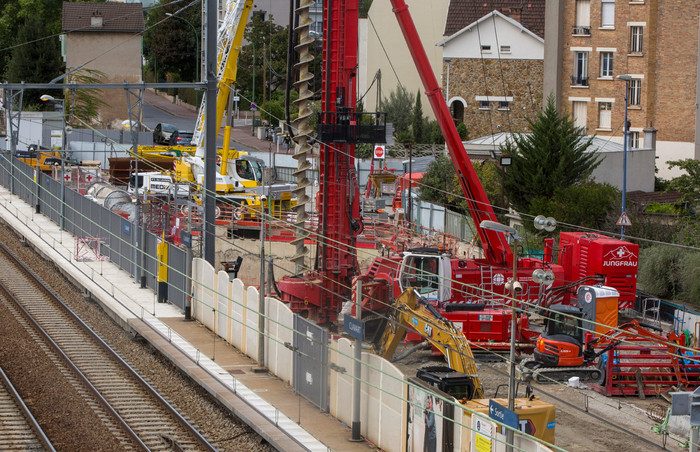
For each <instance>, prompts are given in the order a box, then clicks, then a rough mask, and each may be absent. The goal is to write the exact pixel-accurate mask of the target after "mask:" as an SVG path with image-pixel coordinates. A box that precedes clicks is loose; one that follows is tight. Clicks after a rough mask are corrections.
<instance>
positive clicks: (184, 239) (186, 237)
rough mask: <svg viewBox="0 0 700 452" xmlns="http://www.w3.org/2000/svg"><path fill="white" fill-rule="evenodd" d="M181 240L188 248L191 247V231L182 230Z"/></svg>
mask: <svg viewBox="0 0 700 452" xmlns="http://www.w3.org/2000/svg"><path fill="white" fill-rule="evenodd" d="M180 242H182V244H183V245H185V246H186V247H187V248H191V247H192V234H190V233H189V232H185V231H180Z"/></svg>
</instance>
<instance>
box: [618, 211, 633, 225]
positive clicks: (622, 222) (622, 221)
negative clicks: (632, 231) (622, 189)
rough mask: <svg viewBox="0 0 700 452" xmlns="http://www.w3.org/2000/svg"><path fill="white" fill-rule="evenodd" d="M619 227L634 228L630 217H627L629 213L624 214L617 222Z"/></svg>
mask: <svg viewBox="0 0 700 452" xmlns="http://www.w3.org/2000/svg"><path fill="white" fill-rule="evenodd" d="M617 225H618V226H632V222H631V221H630V217H628V216H627V212H622V215H620V219H619V220H617Z"/></svg>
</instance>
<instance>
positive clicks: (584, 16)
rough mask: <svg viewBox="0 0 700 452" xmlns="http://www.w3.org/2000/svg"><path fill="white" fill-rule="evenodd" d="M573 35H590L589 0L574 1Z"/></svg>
mask: <svg viewBox="0 0 700 452" xmlns="http://www.w3.org/2000/svg"><path fill="white" fill-rule="evenodd" d="M574 34H575V35H590V34H591V0H576V25H574Z"/></svg>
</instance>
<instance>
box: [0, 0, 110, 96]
mask: <svg viewBox="0 0 700 452" xmlns="http://www.w3.org/2000/svg"><path fill="white" fill-rule="evenodd" d="M86 1H89V0H86ZM101 1H104V0H101ZM62 8H63V2H62V1H61V0H0V49H4V50H3V51H2V52H0V74H2V75H4V76H5V79H7V75H5V74H6V71H7V65H8V63H9V61H10V60H11V59H12V57H13V55H14V54H15V53H16V52H17V51H18V50H19V49H20V48H21V47H31V46H34V45H35V42H31V41H21V40H20V39H19V32H20V30H25V29H26V28H27V27H29V26H33V25H32V24H35V22H36V20H37V18H40V19H41V21H40V22H41V24H42V26H41V30H35V33H33V34H34V35H35V38H36V39H41V40H42V41H43V40H47V41H52V42H54V43H55V44H56V45H58V34H59V33H60V32H61V17H62V14H61V12H62ZM30 19H31V20H32V21H33V22H31V23H30V22H28V21H29V20H30ZM40 33H42V34H40ZM37 42H38V41H37ZM25 51H26V50H25ZM44 56H45V57H48V56H49V55H48V54H46V55H44ZM59 57H60V55H59ZM56 75H58V74H56ZM54 77H55V75H54V76H53V77H49V76H48V74H44V77H43V79H42V80H40V81H41V82H48V81H49V80H51V79H53V78H54ZM25 81H26V79H25ZM25 96H26V93H25Z"/></svg>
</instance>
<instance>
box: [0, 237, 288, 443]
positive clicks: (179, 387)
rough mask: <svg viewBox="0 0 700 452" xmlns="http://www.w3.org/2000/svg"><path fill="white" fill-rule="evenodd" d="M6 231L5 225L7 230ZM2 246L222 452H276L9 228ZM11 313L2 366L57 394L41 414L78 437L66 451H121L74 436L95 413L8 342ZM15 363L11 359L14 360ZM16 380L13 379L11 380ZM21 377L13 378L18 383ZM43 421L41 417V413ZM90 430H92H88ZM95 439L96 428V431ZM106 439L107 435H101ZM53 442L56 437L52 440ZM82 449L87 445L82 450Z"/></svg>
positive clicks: (30, 349) (30, 354) (23, 347)
mask: <svg viewBox="0 0 700 452" xmlns="http://www.w3.org/2000/svg"><path fill="white" fill-rule="evenodd" d="M3 226H5V225H3ZM0 242H2V243H4V244H5V245H6V246H8V248H10V250H12V252H13V253H15V255H17V256H19V257H20V258H21V259H22V261H23V262H24V263H25V265H27V266H28V267H30V268H31V269H32V270H33V271H34V272H35V273H36V274H37V275H39V277H40V278H41V279H42V280H43V281H44V282H45V283H47V284H48V285H50V286H51V287H52V289H53V290H54V292H55V293H56V294H58V296H59V297H61V298H62V300H63V301H64V302H65V303H66V304H67V305H68V306H69V307H70V308H71V309H73V311H75V312H76V313H78V314H79V315H80V316H81V318H82V319H83V321H85V322H86V323H87V324H88V325H89V326H90V327H91V328H92V329H93V330H95V331H96V332H97V333H98V334H99V335H100V336H101V337H102V339H103V340H104V341H105V342H107V343H108V344H109V345H110V346H111V347H112V348H114V349H115V350H117V351H118V352H119V354H120V355H121V356H122V358H123V359H124V360H125V361H126V362H127V363H129V365H130V366H132V367H133V368H134V369H136V370H137V371H138V372H139V373H140V374H141V376H142V377H143V378H144V379H145V380H146V381H147V382H148V383H149V384H151V385H152V386H153V387H154V388H155V389H156V390H158V391H159V392H160V394H161V395H162V396H163V397H164V398H165V399H166V400H167V401H168V402H169V403H170V404H172V405H173V406H174V407H176V408H177V409H178V410H179V411H180V413H181V414H182V415H183V416H184V417H185V418H186V419H187V420H188V421H189V422H191V423H193V424H194V425H196V426H198V428H199V429H200V431H201V432H202V434H203V435H204V436H205V437H206V438H207V439H208V440H209V441H210V442H211V443H212V444H214V445H215V446H216V447H217V448H218V449H219V450H222V451H252V452H256V451H272V450H275V449H274V448H273V447H272V446H270V445H269V444H268V443H267V442H265V441H264V440H263V439H262V438H261V437H260V436H259V435H257V434H256V433H255V432H253V431H252V429H250V427H248V426H247V425H246V424H244V423H243V422H242V421H240V420H239V419H238V418H236V417H235V416H234V415H232V414H231V413H230V412H229V411H228V410H226V409H225V408H223V407H222V406H221V405H219V404H218V403H217V402H216V401H215V400H214V399H213V398H212V397H210V396H209V394H208V393H207V392H206V391H205V390H204V389H202V388H201V387H200V386H199V385H197V384H195V383H194V382H192V381H191V380H190V379H189V378H188V377H187V376H186V375H184V374H182V373H181V372H180V370H179V369H177V368H176V367H175V366H173V365H172V363H170V361H168V360H167V359H165V358H163V357H162V356H161V355H160V354H158V353H156V352H154V351H153V349H152V348H151V347H150V345H148V344H147V343H145V341H139V340H136V339H134V338H132V337H131V336H130V335H129V334H127V333H126V332H125V331H124V330H122V329H121V328H120V327H119V326H118V325H116V324H115V323H114V322H113V321H112V320H111V319H110V318H109V317H108V316H107V315H106V314H105V313H104V312H103V311H102V309H101V308H100V307H99V306H98V305H96V304H93V303H90V302H88V301H87V300H86V299H85V298H84V297H83V296H82V293H81V291H80V290H79V289H78V288H77V287H75V286H74V285H72V284H71V283H70V282H69V281H68V280H67V279H66V278H65V277H64V276H63V275H62V274H61V273H60V271H59V270H58V269H57V268H56V267H55V266H54V264H53V263H51V262H48V261H46V260H44V259H43V258H41V257H40V256H39V255H38V254H37V253H35V252H34V251H33V250H32V249H31V248H29V247H26V246H23V245H22V244H21V242H20V238H19V237H18V236H17V235H15V234H14V233H13V232H11V230H10V229H9V228H8V227H0ZM6 315H9V314H7V313H6V312H5V311H4V309H3V310H2V312H0V322H3V330H2V331H3V336H5V339H8V340H3V338H0V366H3V368H4V367H5V362H10V361H13V362H15V363H18V364H19V365H22V363H23V362H24V363H25V364H24V365H23V366H24V367H22V368H19V369H18V370H15V371H14V373H15V376H17V375H22V376H23V377H22V378H23V379H26V381H27V384H26V385H25V386H26V387H33V386H36V387H37V388H39V392H42V391H43V392H54V393H57V394H56V395H55V396H54V397H53V398H51V397H47V398H45V400H46V402H45V403H43V404H39V405H38V406H37V409H39V410H40V411H42V412H43V411H46V416H48V417H53V418H56V419H61V420H62V421H63V424H57V425H58V427H57V428H58V429H59V430H61V431H64V432H65V433H64V435H65V436H66V440H70V438H69V437H71V436H73V437H74V439H75V441H74V442H73V443H72V444H71V445H70V446H69V445H66V447H65V448H64V447H61V449H62V450H88V449H89V450H117V449H114V448H113V446H114V444H112V445H111V446H110V445H109V444H105V447H99V446H97V443H96V442H94V440H93V438H92V437H90V438H88V437H86V438H82V439H81V438H79V437H78V435H77V434H75V428H74V427H72V426H71V423H77V424H80V423H83V424H87V425H94V424H96V423H95V422H94V419H93V418H94V416H95V415H94V413H93V412H91V410H90V409H89V408H87V407H85V406H84V403H82V402H81V401H80V398H79V397H77V396H75V397H74V396H73V395H75V394H74V391H72V392H73V394H70V392H68V391H67V390H66V392H63V394H64V395H63V396H59V395H60V394H61V393H62V391H61V389H59V388H56V389H54V388H52V386H53V385H54V383H56V385H58V384H59V383H58V381H59V380H60V379H58V378H51V377H50V376H52V375H53V376H54V377H55V374H54V373H53V372H56V371H55V370H53V371H52V370H51V369H50V366H49V367H43V364H42V365H41V367H39V363H40V362H41V361H42V360H41V359H39V355H41V352H37V350H36V347H35V346H33V345H31V342H32V341H28V340H9V339H11V338H12V337H15V338H16V337H18V336H17V335H13V333H12V331H11V330H10V329H9V328H5V322H4V319H5V317H6ZM10 358H11V359H10ZM29 376H37V377H39V376H47V378H45V379H41V380H40V379H38V378H37V379H29V378H28V377H29ZM11 378H12V376H11ZM16 380H17V378H13V381H16ZM38 415H39V416H42V414H41V413H39V414H38ZM86 430H88V431H90V430H91V429H89V428H88V429H86ZM94 433H95V436H100V435H97V429H95V432H94ZM101 436H104V435H101ZM52 439H53V437H52ZM81 444H82V446H80V445H81Z"/></svg>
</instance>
